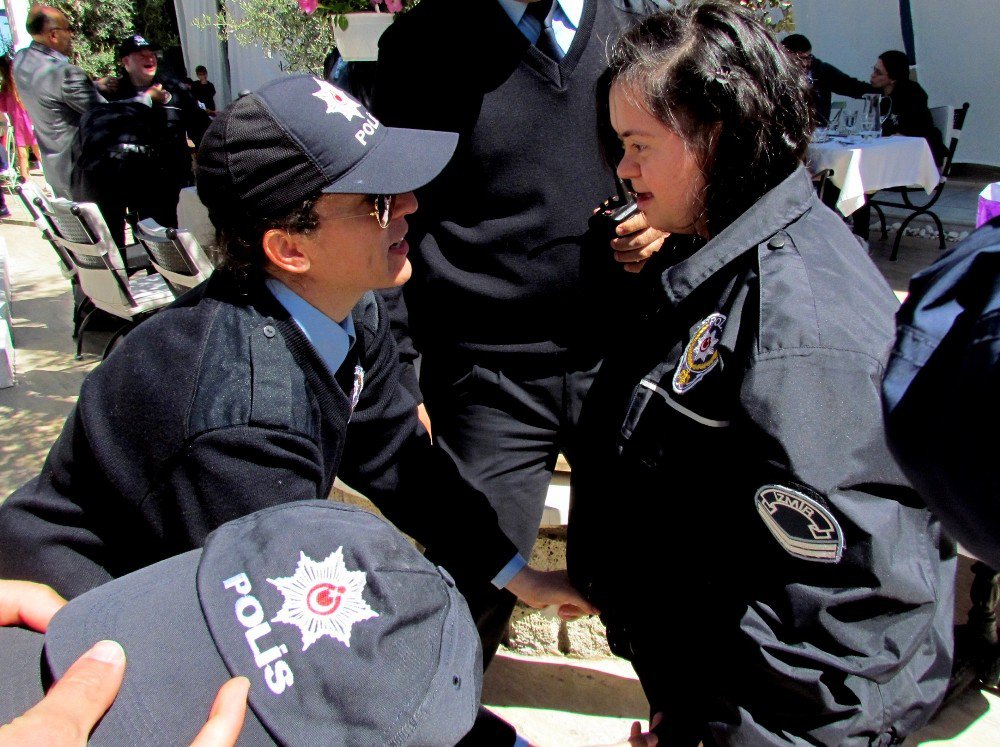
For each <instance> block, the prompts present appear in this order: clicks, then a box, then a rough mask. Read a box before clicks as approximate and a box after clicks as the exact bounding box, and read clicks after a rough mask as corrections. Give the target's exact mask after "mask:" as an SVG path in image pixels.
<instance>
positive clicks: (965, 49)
mask: <svg viewBox="0 0 1000 747" xmlns="http://www.w3.org/2000/svg"><path fill="white" fill-rule="evenodd" d="M911 8H912V14H913V28H914V33H913V35H914V44H915V46H916V56H917V78H918V80H919V81H920V85H922V86H923V87H924V89H925V90H926V91H927V96H928V98H929V103H930V105H931V106H940V105H942V104H952V105H953V106H961V104H962V103H963V102H965V101H968V102H969V103H970V104H971V105H972V106H971V107H970V109H969V117H968V119H967V120H966V123H965V128H964V130H963V131H962V140H961V145H959V148H958V151H957V154H956V157H955V160H956V161H958V162H968V163H981V164H989V165H992V166H1000V84H998V82H997V75H998V73H1000V35H998V34H997V24H998V17H997V12H998V10H1000V7H998V4H997V3H996V2H995V0H990V1H989V2H984V0H947V2H944V1H943V0H911ZM794 10H795V19H796V31H797V32H799V33H801V34H805V35H806V36H808V37H809V40H810V41H811V42H812V45H813V53H814V54H815V55H816V56H817V57H819V58H820V59H821V60H825V61H826V62H829V63H831V64H833V65H836V66H837V67H838V68H840V69H841V70H843V71H844V72H845V73H847V74H849V75H853V76H854V77H856V78H860V79H862V80H867V79H868V76H869V75H870V74H871V68H872V65H874V64H875V60H876V58H877V57H878V55H879V54H881V53H882V52H884V51H886V50H887V49H903V48H904V47H903V35H902V30H901V28H900V21H899V2H898V0H794Z"/></svg>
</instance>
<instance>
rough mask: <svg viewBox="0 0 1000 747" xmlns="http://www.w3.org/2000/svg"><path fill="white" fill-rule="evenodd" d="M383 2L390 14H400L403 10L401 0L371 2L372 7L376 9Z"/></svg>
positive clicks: (376, 0)
mask: <svg viewBox="0 0 1000 747" xmlns="http://www.w3.org/2000/svg"><path fill="white" fill-rule="evenodd" d="M383 2H384V3H385V7H386V9H387V10H388V11H389V12H390V13H400V12H401V11H402V10H403V0H371V4H372V7H373V8H376V9H377V8H378V6H379V5H382V3H383Z"/></svg>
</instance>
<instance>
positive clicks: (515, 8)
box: [497, 0, 583, 43]
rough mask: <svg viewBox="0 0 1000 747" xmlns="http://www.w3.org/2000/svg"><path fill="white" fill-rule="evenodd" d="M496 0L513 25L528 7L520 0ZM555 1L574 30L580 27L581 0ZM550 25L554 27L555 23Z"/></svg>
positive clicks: (581, 14)
mask: <svg viewBox="0 0 1000 747" xmlns="http://www.w3.org/2000/svg"><path fill="white" fill-rule="evenodd" d="M497 2H499V3H500V7H501V8H503V9H504V11H505V12H506V13H507V15H508V16H510V20H512V21H513V22H514V25H515V26H517V24H519V23H520V22H521V16H523V15H524V11H525V10H527V7H528V6H527V4H526V3H522V2H521V1H520V0H497ZM556 3H557V4H558V5H559V7H560V8H562V12H563V15H564V16H566V21H569V23H570V25H571V26H572V27H573V30H574V31H576V29H578V28H579V27H580V19H581V18H583V0H556ZM552 25H553V27H555V26H556V23H553V24H552ZM560 43H561V42H560Z"/></svg>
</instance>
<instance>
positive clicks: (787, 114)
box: [599, 0, 813, 236]
mask: <svg viewBox="0 0 1000 747" xmlns="http://www.w3.org/2000/svg"><path fill="white" fill-rule="evenodd" d="M609 65H610V70H609V73H608V75H607V76H606V77H605V79H604V81H603V83H602V85H606V86H607V90H610V86H611V85H613V84H616V83H617V84H620V85H622V87H623V89H624V90H625V92H626V94H627V95H629V96H632V97H634V100H635V103H636V104H637V105H639V106H641V107H643V108H645V109H646V110H647V111H649V112H650V113H651V114H652V115H653V116H654V117H656V118H657V119H658V120H660V121H661V122H662V123H663V124H664V125H666V126H667V127H668V128H670V129H671V130H672V131H674V132H676V133H677V134H678V135H679V136H680V137H681V138H682V139H683V140H684V141H685V142H686V143H687V144H688V146H689V147H691V148H693V149H694V151H695V152H696V153H697V154H698V155H699V157H700V159H701V163H702V168H703V169H704V173H705V181H706V190H705V195H704V199H703V201H702V204H703V211H704V212H703V215H704V218H705V225H706V226H707V227H708V232H709V235H710V236H715V235H717V234H718V233H719V232H720V231H722V230H723V229H724V228H725V227H726V226H728V225H729V224H730V223H732V222H733V221H734V220H735V219H736V218H737V217H738V216H739V215H741V214H742V213H743V212H745V211H746V210H747V208H749V207H750V206H751V205H752V204H753V203H754V202H756V201H757V200H758V199H760V197H762V196H763V195H764V194H765V193H766V192H768V191H769V190H770V189H772V188H773V187H775V186H776V185H777V184H779V183H780V182H781V181H782V180H783V179H785V178H786V177H787V176H788V175H789V174H791V173H792V172H793V171H794V170H795V169H796V168H797V167H798V166H799V164H800V163H801V161H802V158H803V156H804V154H805V151H806V147H807V146H808V144H809V139H810V135H811V132H812V128H813V119H812V114H811V111H810V107H809V91H808V87H807V86H808V83H807V81H806V79H805V76H804V75H803V74H802V72H801V70H800V69H799V68H798V66H797V65H796V64H795V62H794V61H793V60H792V58H791V56H790V55H789V54H788V53H787V52H786V51H785V50H784V49H783V48H782V47H781V46H780V45H779V44H778V42H777V41H776V40H775V39H774V37H773V36H772V35H771V33H770V32H769V31H768V30H767V28H766V27H765V26H764V25H763V24H762V23H761V22H760V21H758V20H757V18H756V17H755V16H754V15H752V14H751V13H750V12H749V11H747V10H744V9H743V8H741V7H740V6H739V5H737V4H736V3H733V2H727V1H726V0H706V1H705V2H692V3H690V4H688V5H686V6H684V7H682V8H678V9H676V10H672V11H666V12H663V13H658V14H655V15H653V16H650V17H648V18H647V19H645V20H644V21H643V22H642V23H640V24H639V25H637V26H636V27H634V28H632V29H631V30H629V31H626V32H625V33H624V34H623V35H622V36H621V37H619V38H618V40H617V41H616V42H615V43H614V45H613V46H612V48H611V50H610V55H609ZM606 93H607V91H604V92H602V93H599V97H600V96H601V95H604V98H605V104H604V107H605V108H606V106H607V104H606Z"/></svg>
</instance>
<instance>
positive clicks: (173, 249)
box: [133, 218, 215, 296]
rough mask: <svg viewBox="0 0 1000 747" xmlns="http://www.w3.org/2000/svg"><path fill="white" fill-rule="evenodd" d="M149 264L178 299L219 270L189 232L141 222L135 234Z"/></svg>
mask: <svg viewBox="0 0 1000 747" xmlns="http://www.w3.org/2000/svg"><path fill="white" fill-rule="evenodd" d="M133 233H134V235H135V238H136V240H137V241H138V242H139V244H141V245H142V246H143V248H144V249H145V250H146V254H147V255H148V256H149V261H150V262H151V263H152V265H153V269H155V270H156V271H157V272H158V273H160V275H162V276H163V279H164V280H166V281H167V285H168V286H170V290H171V291H173V293H174V295H175V296H180V295H181V294H183V293H185V292H186V291H188V290H190V289H191V288H194V287H195V286H196V285H200V284H201V283H203V282H204V281H205V280H207V279H208V276H209V275H211V274H212V271H213V270H214V269H215V268H214V267H213V266H212V262H211V260H209V258H208V256H207V255H206V254H205V250H204V249H202V248H201V244H199V243H198V241H197V240H196V239H195V237H194V236H193V235H192V234H191V233H190V232H188V231H184V230H181V229H178V228H169V227H164V226H161V225H160V224H159V223H157V222H156V221H155V220H153V219H152V218H146V219H144V220H141V221H139V222H138V223H137V224H136V225H135V228H134V231H133Z"/></svg>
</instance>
